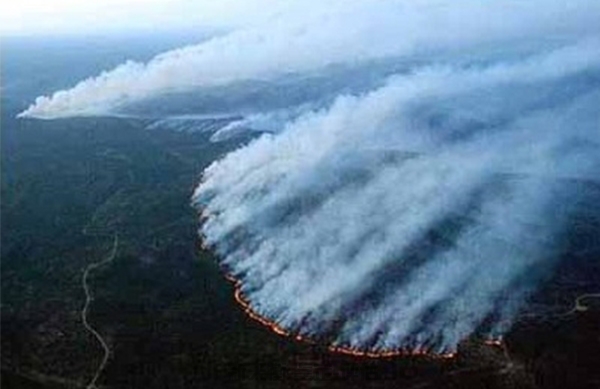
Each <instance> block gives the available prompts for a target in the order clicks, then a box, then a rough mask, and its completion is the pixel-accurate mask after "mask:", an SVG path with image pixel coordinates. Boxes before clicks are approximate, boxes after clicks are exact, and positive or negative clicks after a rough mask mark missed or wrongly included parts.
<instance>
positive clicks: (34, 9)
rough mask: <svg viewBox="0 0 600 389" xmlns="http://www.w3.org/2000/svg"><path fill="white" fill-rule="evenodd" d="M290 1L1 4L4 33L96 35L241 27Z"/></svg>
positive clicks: (23, 0) (30, 0)
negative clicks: (137, 31) (194, 28)
mask: <svg viewBox="0 0 600 389" xmlns="http://www.w3.org/2000/svg"><path fill="white" fill-rule="evenodd" d="M290 3H293V0H280V1H277V0H244V1H239V0H237V1H236V0H219V1H214V0H100V1H89V0H20V1H18V2H17V1H14V2H12V1H4V2H1V4H0V33H1V34H2V35H56V34H93V33H110V32H121V31H136V30H157V29H164V30H169V29H184V28H190V27H228V26H238V25H241V24H246V23H248V22H249V21H252V22H256V21H258V20H260V19H263V18H264V17H268V16H269V15H273V13H274V12H277V11H278V10H280V9H281V8H282V7H284V6H287V5H290ZM296 3H297V2H296Z"/></svg>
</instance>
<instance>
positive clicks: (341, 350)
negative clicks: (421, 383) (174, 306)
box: [225, 274, 456, 359]
mask: <svg viewBox="0 0 600 389" xmlns="http://www.w3.org/2000/svg"><path fill="white" fill-rule="evenodd" d="M225 279H226V280H227V281H229V282H231V283H232V284H233V286H234V294H233V296H234V298H235V301H236V302H237V303H238V304H239V305H240V306H241V307H242V309H243V310H244V313H246V315H248V317H249V318H250V319H252V320H254V321H257V322H258V323H260V324H262V325H264V326H265V327H267V328H269V329H270V330H271V331H273V332H274V333H276V334H277V335H281V336H286V337H292V338H294V339H296V340H297V341H299V342H307V343H316V342H315V341H314V340H312V339H310V338H309V337H306V336H303V335H300V334H292V333H291V332H290V331H288V330H286V329H285V328H283V327H282V326H280V325H279V324H277V323H276V322H274V321H272V320H269V319H267V318H265V317H264V316H261V315H259V314H258V313H256V312H255V311H254V310H253V309H252V308H251V307H250V303H249V302H248V301H247V300H246V299H245V298H244V295H243V293H242V290H241V287H242V283H241V281H240V280H238V279H236V278H235V277H233V276H232V275H231V274H225ZM328 350H329V351H331V352H333V353H337V354H344V355H351V356H354V357H362V358H393V357H408V356H421V357H428V358H434V359H451V358H454V357H455V356H456V353H453V352H446V353H441V354H439V353H434V352H431V351H428V350H426V349H424V348H415V349H412V350H411V349H396V350H392V349H389V350H377V351H366V350H361V349H357V348H353V347H347V346H335V345H330V346H329V347H328Z"/></svg>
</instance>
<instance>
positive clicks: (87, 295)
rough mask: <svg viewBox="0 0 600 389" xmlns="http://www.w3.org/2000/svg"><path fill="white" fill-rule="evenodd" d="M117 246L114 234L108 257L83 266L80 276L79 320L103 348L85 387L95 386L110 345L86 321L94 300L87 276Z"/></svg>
mask: <svg viewBox="0 0 600 389" xmlns="http://www.w3.org/2000/svg"><path fill="white" fill-rule="evenodd" d="M118 246H119V236H118V235H116V234H115V236H114V240H113V245H112V250H111V252H110V254H109V255H108V257H106V258H105V259H103V260H101V261H99V262H94V263H92V264H90V265H88V266H87V267H86V268H85V271H84V272H83V276H82V277H81V284H82V286H83V290H84V291H85V304H84V305H83V309H82V310H81V321H82V322H83V325H84V326H85V328H86V329H87V330H88V332H90V333H91V334H92V335H94V337H95V338H96V339H97V340H98V342H99V343H100V345H101V346H102V349H103V350H104V356H103V358H102V362H101V363H100V365H99V366H98V368H97V369H96V373H95V374H94V377H93V378H92V379H91V381H90V382H89V383H88V384H87V386H86V388H87V389H95V388H97V386H96V381H97V380H98V378H99V377H100V374H101V373H102V370H104V367H105V366H106V363H107V362H108V358H109V357H110V347H109V346H108V344H107V343H106V341H105V340H104V338H102V335H100V334H99V333H98V331H96V329H94V327H92V326H91V325H90V323H89V322H88V318H87V315H88V311H89V308H90V304H91V303H92V301H94V297H93V296H92V292H91V291H90V287H89V285H88V277H89V275H90V272H91V271H92V270H94V269H97V268H99V267H101V266H104V265H106V264H108V263H110V262H112V260H113V259H115V256H116V254H117V248H118Z"/></svg>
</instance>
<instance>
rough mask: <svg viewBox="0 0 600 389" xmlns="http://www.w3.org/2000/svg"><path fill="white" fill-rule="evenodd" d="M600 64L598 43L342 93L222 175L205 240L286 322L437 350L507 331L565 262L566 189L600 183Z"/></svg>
mask: <svg viewBox="0 0 600 389" xmlns="http://www.w3.org/2000/svg"><path fill="white" fill-rule="evenodd" d="M598 69H600V46H599V45H598V44H597V42H584V43H581V44H578V45H575V46H571V47H567V48H562V49H558V50H554V51H551V52H548V53H544V54H540V55H538V56H534V57H528V58H525V59H522V60H520V61H515V62H512V63H508V64H506V63H500V64H493V65H489V66H484V67H475V68H473V67H471V68H460V69H457V68H449V67H428V68H424V69H419V70H415V71H414V72H412V73H410V74H407V75H401V76H396V77H392V78H391V79H390V80H389V81H388V82H387V84H386V85H385V86H384V87H382V88H380V89H377V90H375V91H373V92H371V93H368V94H365V95H362V96H340V97H339V98H338V99H337V101H336V102H335V103H334V104H333V105H332V106H331V107H329V108H328V109H324V110H320V111H316V112H312V113H308V114H305V115H304V116H301V117H300V118H298V119H296V120H295V121H293V122H291V123H289V124H288V125H287V127H286V128H285V130H284V131H283V132H282V133H281V134H279V135H276V136H270V135H265V136H263V137H261V138H260V139H258V140H256V141H255V142H254V143H252V144H250V145H249V146H247V147H245V148H242V149H240V150H238V151H236V152H234V153H231V154H230V155H228V156H227V157H226V158H225V159H223V160H221V161H219V162H217V163H215V164H213V165H212V166H211V167H210V168H208V169H207V170H206V171H205V173H204V181H203V183H202V184H201V185H200V186H199V187H198V189H197V191H196V193H195V195H194V201H195V202H196V204H198V206H199V207H200V208H201V209H203V211H204V212H205V213H206V215H208V220H207V221H206V222H205V224H204V225H203V228H202V232H203V234H204V236H205V239H206V241H207V242H208V243H209V244H211V245H213V246H214V247H215V249H216V250H217V252H218V253H219V254H220V255H221V256H222V258H223V259H222V262H223V264H224V265H225V266H226V267H228V268H229V269H230V271H232V272H233V273H234V274H235V275H236V276H237V277H239V278H240V279H241V280H242V281H243V283H244V289H243V291H244V293H245V295H246V296H247V298H248V299H249V301H251V303H252V304H253V307H254V308H255V309H256V310H257V311H258V312H259V313H260V314H262V315H264V316H266V317H269V318H271V319H273V320H275V321H276V322H277V323H279V324H280V325H281V326H283V327H285V328H289V329H293V330H296V331H299V332H301V333H305V334H326V335H328V336H331V338H329V339H328V340H330V341H332V342H333V343H335V344H340V345H345V346H352V347H357V348H363V349H364V348H371V349H375V350H377V349H389V348H398V347H403V346H408V347H411V346H412V347H416V346H422V345H423V344H426V345H428V346H429V347H432V348H434V349H435V350H437V351H443V350H446V351H448V350H453V349H455V348H456V346H457V344H458V342H459V341H460V340H461V339H463V338H464V337H466V336H467V335H469V334H471V333H473V332H474V331H476V330H478V329H481V328H483V329H484V330H485V331H487V332H501V331H504V330H505V329H506V328H507V327H508V326H509V324H510V320H511V318H512V317H513V316H514V314H515V313H516V310H517V309H518V308H519V305H520V303H521V302H522V301H521V300H522V299H523V298H524V296H525V293H526V292H527V291H528V290H530V289H531V288H532V287H533V286H534V285H535V283H536V281H537V279H538V278H539V277H541V276H542V275H543V274H544V272H545V271H547V270H548V269H549V268H551V267H552V265H553V262H554V259H555V253H554V251H555V243H554V242H555V240H556V239H557V237H558V236H560V233H561V232H563V231H562V230H561V226H562V225H563V224H564V220H565V218H566V217H567V216H568V214H569V211H570V208H569V205H568V203H567V204H566V205H565V204H564V203H566V200H565V198H564V195H563V194H561V193H562V192H561V191H562V189H563V188H564V187H565V186H568V185H567V184H565V182H566V181H568V180H597V179H598V178H599V177H598V175H597V173H598V168H599V167H600V157H599V155H600V153H599V152H600V146H599V145H600V136H599V135H600V131H599V130H600V129H599V127H598V123H600V114H599V113H598V112H597V110H596V109H594V107H596V106H598V104H599V103H600V93H599V92H600V91H599V89H598V88H599V86H600V84H599V83H598V79H597V78H594V77H597V76H598ZM590 73H591V74H595V76H594V77H589V78H588V74H590ZM578 83H581V85H582V86H581V90H579V91H577V93H576V95H575V96H571V95H568V96H565V95H564V93H566V92H565V91H566V90H567V89H569V88H570V89H573V88H576V86H577V85H578ZM571 200H572V199H571ZM334 323H335V324H334Z"/></svg>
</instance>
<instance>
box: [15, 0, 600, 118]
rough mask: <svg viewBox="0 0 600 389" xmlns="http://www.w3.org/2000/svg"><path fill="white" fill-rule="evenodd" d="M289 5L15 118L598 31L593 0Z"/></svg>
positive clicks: (103, 108) (89, 111) (126, 67)
mask: <svg viewBox="0 0 600 389" xmlns="http://www.w3.org/2000/svg"><path fill="white" fill-rule="evenodd" d="M283 9H285V7H284V8H283ZM289 9H290V11H289V12H287V13H286V12H280V13H278V14H277V18H273V19H270V20H267V21H266V22H264V23H261V24H259V25H251V26H252V27H247V28H244V29H240V30H237V31H235V32H233V33H231V34H228V35H225V36H222V37H217V38H214V39H212V40H210V41H208V42H205V43H202V44H199V45H197V46H189V47H184V48H181V49H177V50H173V51H170V52H167V53H164V54H161V55H159V56H157V57H156V58H154V59H153V60H151V61H150V62H148V63H146V64H142V63H137V62H133V61H129V62H126V63H124V64H122V65H120V66H118V67H116V68H115V69H113V70H111V71H108V72H104V73H102V74H100V75H99V76H97V77H93V78H89V79H86V80H83V81H81V82H80V83H79V84H77V85H76V86H74V87H73V88H72V89H69V90H65V91H58V92H56V93H54V94H53V95H52V96H40V97H38V98H37V99H36V101H35V103H34V104H33V105H32V106H30V107H29V108H28V109H27V110H25V111H24V112H22V113H21V114H20V116H21V117H36V118H58V117H68V116H78V115H97V114H106V113H109V112H111V111H113V110H115V109H118V108H120V107H123V106H126V105H127V104H129V103H132V102H136V101H139V100H142V99H146V98H150V97H155V96H158V95H162V94H165V93H172V92H181V91H186V90H190V89H197V88H202V87H209V86H218V85H226V84H229V83H232V82H237V81H240V80H256V79H261V80H269V79H272V78H274V77H278V76H282V75H286V74H289V73H297V72H307V71H315V70H319V69H322V68H324V67H326V66H328V65H332V64H340V63H342V64H344V63H345V64H352V63H359V62H365V61H369V60H376V59H380V58H386V57H403V58H404V59H405V60H407V59H409V58H415V57H420V56H421V57H422V56H426V55H429V54H431V53H432V52H437V53H438V54H440V53H449V52H456V51H460V52H461V53H462V54H463V55H480V54H477V51H476V50H475V49H476V48H477V47H480V46H482V45H487V47H492V46H494V45H500V44H502V47H503V48H504V49H505V50H506V49H508V48H509V47H511V46H512V47H513V49H514V46H515V41H516V42H519V41H520V37H522V36H526V35H527V36H533V37H534V38H535V39H540V38H544V37H557V38H559V39H572V38H573V37H580V36H581V35H591V34H597V33H598V31H599V30H600V27H598V26H597V16H598V14H600V4H598V3H597V2H595V1H592V0H587V1H583V0H579V1H575V2H569V3H564V2H554V1H549V0H532V1H528V2H502V1H496V2H482V1H479V0H466V1H462V2H461V5H460V7H459V6H451V5H450V4H449V3H447V2H445V1H440V0H416V1H410V2H407V1H399V0H397V1H386V2H378V3H377V4H373V3H372V2H370V1H352V2H347V1H328V2H321V1H312V2H311V1H308V2H302V7H300V6H299V5H298V4H296V6H295V7H289ZM507 42H509V44H507ZM528 43H529V44H531V43H532V42H531V41H530V42H528ZM533 43H536V44H538V45H539V44H540V42H533ZM516 46H519V45H516ZM440 55H441V54H440ZM439 59H441V57H439V58H438V60H439Z"/></svg>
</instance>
